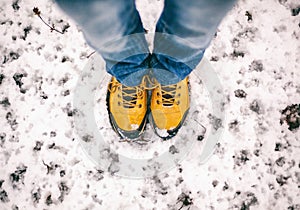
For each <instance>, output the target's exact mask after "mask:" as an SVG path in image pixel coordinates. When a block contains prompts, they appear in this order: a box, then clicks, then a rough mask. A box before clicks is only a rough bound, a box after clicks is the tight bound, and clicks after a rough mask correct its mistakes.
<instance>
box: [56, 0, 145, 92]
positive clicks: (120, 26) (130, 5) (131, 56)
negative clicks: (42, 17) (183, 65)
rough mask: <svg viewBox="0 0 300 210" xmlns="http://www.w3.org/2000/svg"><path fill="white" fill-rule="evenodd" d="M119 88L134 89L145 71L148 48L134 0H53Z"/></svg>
mask: <svg viewBox="0 0 300 210" xmlns="http://www.w3.org/2000/svg"><path fill="white" fill-rule="evenodd" d="M56 2H57V3H58V5H59V6H60V7H61V8H62V9H63V10H64V11H65V12H66V13H67V14H68V15H69V16H71V17H72V18H73V19H74V20H75V21H76V22H77V23H78V24H79V25H80V27H81V28H82V30H83V33H84V36H85V38H86V40H87V42H88V43H89V45H90V46H92V47H93V48H94V49H95V50H96V51H97V52H98V53H100V54H101V56H102V57H103V58H104V60H105V62H106V68H107V71H108V72H109V73H110V74H112V75H113V76H115V77H116V78H117V79H118V80H119V81H120V82H121V83H122V84H125V85H127V86H136V85H138V84H140V82H141V79H142V77H143V75H144V74H145V73H147V71H148V57H149V50H148V45H147V42H146V40H145V37H144V28H143V26H142V22H141V19H140V16H139V13H138V11H137V10H136V7H135V1H134V0H56Z"/></svg>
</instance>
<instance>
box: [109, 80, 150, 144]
mask: <svg viewBox="0 0 300 210" xmlns="http://www.w3.org/2000/svg"><path fill="white" fill-rule="evenodd" d="M143 87H144V84H143V82H142V84H141V85H139V86H135V87H127V86H125V85H122V84H121V83H119V82H118V81H117V79H116V78H115V77H112V79H111V81H110V83H109V84H108V90H107V99H106V100H107V106H108V114H109V120H110V123H111V125H112V128H113V129H114V131H115V132H116V133H117V134H118V135H119V136H120V137H121V138H127V139H135V138H138V137H139V136H140V135H141V134H142V133H143V131H144V129H145V124H146V114H147V91H146V90H144V88H143Z"/></svg>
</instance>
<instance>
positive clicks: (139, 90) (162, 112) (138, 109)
mask: <svg viewBox="0 0 300 210" xmlns="http://www.w3.org/2000/svg"><path fill="white" fill-rule="evenodd" d="M107 106H108V114H109V120H110V123H111V126H112V128H113V129H114V131H115V132H116V133H117V134H118V135H119V136H120V137H121V138H125V139H137V138H139V137H140V136H141V134H142V133H143V131H144V129H145V126H146V122H147V118H148V116H149V122H150V123H151V125H152V127H153V129H154V132H155V133H156V135H158V136H159V137H161V138H162V139H164V140H167V139H170V138H172V137H173V136H175V135H176V134H177V132H178V130H179V128H180V127H181V126H182V124H183V122H184V120H185V118H186V115H187V112H188V110H189V106H190V101H189V84H188V78H185V79H184V80H182V81H180V82H179V83H176V84H172V85H166V86H163V85H160V84H159V83H157V82H156V83H155V86H154V87H153V88H151V89H150V90H149V89H148V88H146V81H145V79H143V81H142V82H141V84H140V85H139V86H135V87H128V86H125V85H122V84H121V83H119V82H118V81H117V79H116V78H115V77H112V79H111V81H110V83H109V85H108V91H107Z"/></svg>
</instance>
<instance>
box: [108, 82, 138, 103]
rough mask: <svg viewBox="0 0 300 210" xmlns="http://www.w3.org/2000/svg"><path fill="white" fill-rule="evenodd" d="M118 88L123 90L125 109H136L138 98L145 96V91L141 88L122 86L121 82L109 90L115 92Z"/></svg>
mask: <svg viewBox="0 0 300 210" xmlns="http://www.w3.org/2000/svg"><path fill="white" fill-rule="evenodd" d="M118 88H122V104H123V107H124V108H134V107H135V105H136V103H137V100H138V96H139V97H142V96H143V91H144V90H143V88H142V87H141V86H135V87H129V86H125V85H122V84H121V83H119V82H118V83H117V84H114V85H112V86H111V87H110V88H109V91H110V92H115V91H116V90H117V89H118ZM119 97H121V96H119Z"/></svg>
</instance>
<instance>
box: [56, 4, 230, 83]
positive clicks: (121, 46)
mask: <svg viewBox="0 0 300 210" xmlns="http://www.w3.org/2000/svg"><path fill="white" fill-rule="evenodd" d="M56 2H57V3H58V4H59V6H60V7H61V8H62V9H63V10H64V11H65V12H66V13H67V14H68V15H69V16H71V17H72V18H73V19H74V20H75V21H76V22H77V23H78V24H79V25H80V26H81V28H82V30H83V33H84V36H85V38H86V41H87V42H88V43H89V45H90V46H92V47H93V48H94V49H95V50H96V51H97V52H98V53H100V54H101V56H102V57H103V59H104V60H105V62H106V70H107V72H108V73H110V74H111V75H113V76H115V77H116V78H117V80H118V81H120V82H121V83H122V84H124V85H127V86H136V85H138V84H140V82H141V80H142V78H143V76H144V75H146V74H147V75H149V76H150V77H154V78H155V79H156V80H157V81H158V82H159V83H161V84H163V85H168V84H174V83H177V82H179V81H181V80H182V79H184V78H185V77H186V76H187V75H189V74H190V73H191V71H192V70H193V69H194V68H195V67H196V66H197V65H198V64H199V62H200V61H201V59H202V57H203V54H204V51H205V49H206V48H207V47H208V45H209V43H210V41H211V39H212V38H213V36H214V34H215V32H216V29H217V27H218V25H219V23H220V22H221V20H222V18H223V17H224V16H225V15H226V13H227V12H228V10H229V9H231V7H232V6H233V4H234V2H235V0H188V1H187V0H165V5H164V9H163V12H162V14H161V16H160V18H159V20H158V22H157V25H156V30H155V35H154V49H153V52H150V51H149V49H148V44H147V42H146V39H145V30H144V28H143V25H142V22H141V18H140V16H139V13H138V11H137V9H136V7H135V1H134V0H56Z"/></svg>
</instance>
